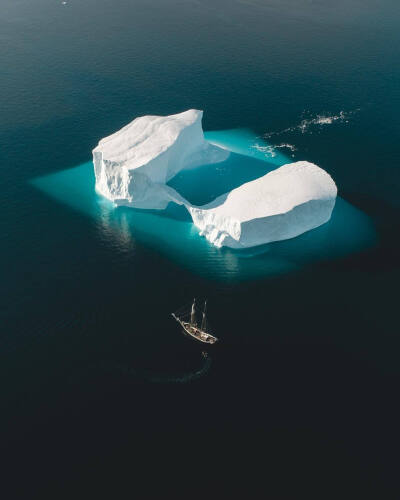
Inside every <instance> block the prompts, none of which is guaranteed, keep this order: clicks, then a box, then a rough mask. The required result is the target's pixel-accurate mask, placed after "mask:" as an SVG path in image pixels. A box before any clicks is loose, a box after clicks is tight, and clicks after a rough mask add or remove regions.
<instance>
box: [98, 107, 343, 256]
mask: <svg viewBox="0 0 400 500" xmlns="http://www.w3.org/2000/svg"><path fill="white" fill-rule="evenodd" d="M202 116H203V112H202V111H199V110H194V109H191V110H188V111H185V112H183V113H179V114H176V115H170V116H143V117H140V118H136V119H135V120H133V121H132V122H131V123H130V124H128V125H127V126H125V127H123V128H122V129H121V130H119V131H118V132H116V133H114V134H112V135H110V136H108V137H106V138H104V139H102V140H101V141H100V142H99V144H98V146H97V147H96V148H95V149H94V150H93V163H94V172H95V179H96V191H97V192H98V193H99V194H101V195H103V196H104V197H106V198H108V199H109V200H111V201H112V202H114V204H116V205H125V206H129V207H134V208H141V209H158V210H163V209H165V208H166V207H167V205H168V204H169V203H176V204H179V205H184V206H185V207H186V209H187V210H188V212H189V213H190V215H191V217H192V220H193V223H194V225H195V226H196V227H197V228H198V229H199V230H200V234H201V235H203V236H205V237H206V238H207V239H208V240H209V241H210V242H211V243H212V244H213V245H215V246H216V247H222V246H227V247H230V248H236V249H240V248H249V247H253V246H258V245H264V244H266V243H270V242H273V241H279V240H285V239H289V238H294V237H295V236H298V235H300V234H302V233H304V232H306V231H309V230H311V229H314V228H316V227H318V226H320V225H322V224H324V223H325V222H327V221H328V220H329V219H330V217H331V214H332V210H333V208H334V206H335V201H336V196H337V188H336V185H335V183H334V181H333V179H332V178H331V176H330V175H329V174H328V173H327V172H325V171H324V170H322V169H321V168H320V167H318V166H317V165H314V164H312V163H309V162H306V161H300V162H295V163H290V164H286V165H283V166H281V167H279V168H277V169H276V170H274V171H272V172H269V173H268V174H266V175H264V176H263V177H260V178H258V179H256V180H254V181H251V182H247V183H245V184H242V185H241V186H239V187H237V188H235V189H233V190H232V191H230V192H228V193H226V194H223V195H221V196H218V197H217V198H216V199H215V200H214V201H212V202H211V203H208V204H207V205H202V206H195V205H193V204H191V203H189V201H187V200H186V199H185V198H184V197H183V196H181V195H180V194H179V193H178V192H177V191H176V190H174V189H173V188H172V187H170V186H168V185H167V182H168V181H169V180H171V179H172V178H173V177H174V176H175V175H176V174H178V173H179V172H180V171H182V170H184V169H189V168H195V167H198V166H201V165H205V164H209V163H217V162H221V161H224V160H226V159H227V157H228V156H229V151H228V150H226V149H223V148H221V147H218V146H216V145H213V144H211V143H209V142H208V141H206V140H205V138H204V134H203V129H202V125H201V120H202Z"/></svg>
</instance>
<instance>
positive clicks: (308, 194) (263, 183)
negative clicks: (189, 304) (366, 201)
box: [189, 161, 337, 248]
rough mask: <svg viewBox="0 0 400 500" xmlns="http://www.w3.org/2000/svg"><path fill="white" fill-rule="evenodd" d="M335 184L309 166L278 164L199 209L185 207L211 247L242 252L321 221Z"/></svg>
mask: <svg viewBox="0 0 400 500" xmlns="http://www.w3.org/2000/svg"><path fill="white" fill-rule="evenodd" d="M336 195H337V188H336V184H335V183H334V181H333V180H332V178H331V176H330V175H329V174H328V173H327V172H325V170H322V168H319V167H318V166H317V165H314V164H313V163H309V162H306V161H299V162H295V163H289V164H287V165H283V166H282V167H280V168H277V169H276V170H273V171H272V172H269V173H268V174H266V175H264V176H263V177H260V178H259V179H256V180H254V181H251V182H247V183H245V184H242V185H241V186H240V187H238V188H236V189H233V190H232V191H230V192H229V193H227V194H223V195H221V196H219V197H218V198H216V199H215V200H214V201H212V202H211V203H208V204H207V205H204V206H202V207H190V208H189V212H190V214H191V216H192V219H193V222H194V224H195V226H197V227H198V228H199V229H200V234H202V235H204V236H205V237H206V238H207V239H208V240H209V241H210V242H211V243H213V244H214V245H215V246H217V247H221V246H228V247H230V248H248V247H253V246H258V245H264V244H266V243H271V242H273V241H280V240H286V239H289V238H294V237H295V236H298V235H300V234H302V233H305V232H306V231H309V230H311V229H314V228H316V227H318V226H321V225H322V224H324V223H325V222H327V221H328V220H329V219H330V217H331V214H332V210H333V208H334V206H335V201H336Z"/></svg>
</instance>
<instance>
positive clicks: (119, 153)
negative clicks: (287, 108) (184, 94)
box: [93, 109, 229, 210]
mask: <svg viewBox="0 0 400 500" xmlns="http://www.w3.org/2000/svg"><path fill="white" fill-rule="evenodd" d="M202 117H203V112H202V111H198V110H195V109H190V110H188V111H185V112H183V113H179V114H176V115H170V116H142V117H140V118H136V119H135V120H133V121H132V122H131V123H129V124H128V125H126V126H125V127H123V128H122V129H121V130H119V131H118V132H116V133H114V134H112V135H110V136H108V137H106V138H104V139H102V140H101V141H100V142H99V144H98V146H97V147H96V148H95V149H94V150H93V163H94V172H95V177H96V190H97V192H98V193H99V194H101V195H103V196H105V197H106V198H108V199H109V200H111V201H113V202H114V203H115V204H116V205H126V206H130V207H135V208H147V209H159V210H162V209H164V208H166V206H167V205H168V203H170V202H175V203H178V204H183V205H188V202H187V201H186V200H185V199H184V198H183V197H182V196H180V195H179V194H178V193H177V192H176V191H175V190H174V189H172V188H170V187H169V186H167V185H166V183H167V182H168V181H169V180H170V179H172V178H173V177H174V176H175V175H176V174H177V173H178V172H179V171H181V170H182V169H186V168H195V167H197V166H200V165H205V164H207V163H217V162H220V161H224V160H225V159H226V158H227V157H228V156H229V151H227V150H225V149H222V148H219V147H217V146H214V145H212V144H210V143H209V142H207V141H206V140H205V139H204V134H203V129H202V126H201V120H202Z"/></svg>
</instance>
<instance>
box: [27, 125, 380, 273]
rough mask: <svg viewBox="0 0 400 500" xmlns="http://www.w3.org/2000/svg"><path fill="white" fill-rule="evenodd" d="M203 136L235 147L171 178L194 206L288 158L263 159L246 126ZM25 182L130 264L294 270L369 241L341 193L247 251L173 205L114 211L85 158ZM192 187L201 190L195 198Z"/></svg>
mask: <svg viewBox="0 0 400 500" xmlns="http://www.w3.org/2000/svg"><path fill="white" fill-rule="evenodd" d="M205 137H206V139H207V140H208V141H210V142H213V143H214V144H219V145H221V146H222V147H224V148H227V149H229V150H230V151H234V153H231V154H230V155H229V157H228V159H227V160H226V161H224V162H223V163H221V164H210V165H208V166H206V167H202V168H199V169H193V170H184V171H182V172H181V173H180V174H178V175H177V176H175V177H174V178H173V179H172V180H171V182H170V184H172V186H173V187H177V189H178V190H179V192H181V193H182V194H183V196H184V197H185V198H188V199H189V200H191V201H194V202H195V203H197V204H204V203H208V202H210V201H211V200H213V199H215V198H216V197H218V196H219V195H221V194H223V193H224V192H226V191H231V190H232V189H235V188H236V187H238V186H240V185H242V184H243V183H245V182H249V181H251V180H254V179H257V178H259V177H262V176H263V175H265V174H266V173H267V172H269V171H271V170H273V169H276V167H277V166H280V165H283V164H285V163H287V162H288V161H290V160H289V158H287V157H286V156H284V155H283V154H281V153H280V154H279V157H274V158H273V159H272V160H271V161H270V159H269V158H266V157H265V155H264V154H262V153H260V152H259V151H257V150H255V149H254V148H253V147H252V145H253V144H254V143H255V142H259V137H258V136H257V135H256V134H254V133H252V132H251V131H250V130H246V129H231V130H219V131H213V132H205ZM210 178H211V179H212V182H210ZM228 181H229V182H228ZM31 184H32V186H33V187H35V188H36V189H39V190H40V191H41V192H42V193H44V194H45V195H46V196H48V197H50V198H51V199H53V200H55V201H57V202H58V203H61V204H62V205H64V206H65V207H66V208H68V209H73V210H75V211H77V212H79V213H80V214H82V215H84V216H86V217H90V218H91V219H93V220H94V222H95V226H94V227H96V230H97V231H98V233H99V238H100V241H101V242H102V244H105V245H107V246H108V245H109V246H110V248H111V249H112V252H113V253H114V252H117V253H118V259H121V260H124V259H129V262H130V264H132V265H134V264H135V262H136V260H135V255H136V253H137V252H140V251H142V250H141V249H143V250H145V249H146V248H153V249H155V250H156V251H157V252H158V253H160V254H162V255H164V256H165V257H167V258H168V259H169V260H170V261H171V262H174V263H175V264H176V265H177V266H179V267H180V268H181V267H184V268H186V269H188V270H189V271H191V272H193V273H195V274H198V275H200V276H202V277H204V278H206V279H212V280H222V281H224V282H226V281H238V280H239V281H242V280H252V279H262V278H265V277H268V276H274V275H277V274H281V273H290V272H294V271H296V270H300V269H302V268H303V267H304V266H307V265H308V264H315V263H316V262H319V261H326V260H332V259H338V258H341V257H344V256H346V255H349V254H352V253H357V252H360V251H362V250H363V249H365V248H368V247H370V246H371V245H373V244H374V243H375V241H376V232H375V229H374V225H373V223H372V221H371V219H370V218H369V217H368V216H367V215H366V214H365V213H363V212H362V211H360V210H359V209H357V208H355V207H354V206H352V205H351V204H350V203H348V202H346V201H345V200H343V199H342V198H340V197H337V200H336V204H335V210H334V211H333V212H332V217H331V219H330V221H329V222H328V223H327V224H323V225H322V226H320V227H319V228H316V229H314V230H313V231H308V232H306V233H304V234H302V235H300V236H298V237H297V238H292V239H289V240H285V241H279V242H275V243H271V244H268V245H264V246H260V247H256V248H249V249H247V250H241V251H236V250H234V249H230V248H228V247H225V248H224V249H223V251H221V250H219V249H217V248H216V247H215V246H214V245H210V244H209V243H208V242H207V241H206V239H205V238H202V237H200V236H199V233H198V231H197V230H196V228H195V227H194V225H193V223H192V220H191V218H190V216H189V214H188V212H187V211H186V210H185V209H183V208H182V207H179V206H177V205H173V204H171V205H170V207H171V208H177V209H178V210H180V211H181V212H180V213H178V214H177V215H178V216H180V215H184V216H185V217H184V219H182V217H179V218H176V217H175V218H174V217H171V216H169V215H170V214H168V211H169V209H170V207H168V208H167V210H158V211H152V210H135V209H132V208H125V207H120V208H119V209H118V210H115V206H114V204H113V203H112V202H110V201H109V200H107V199H106V198H104V197H103V196H100V195H99V194H97V193H96V191H95V189H94V187H95V176H94V172H93V163H92V161H88V162H86V163H84V164H82V165H78V166H75V167H72V168H69V169H65V170H61V171H58V172H54V173H52V174H49V175H44V176H41V177H37V178H35V179H32V180H31ZM194 185H196V189H194V187H193V186H194ZM197 186H199V189H197ZM199 191H201V194H202V196H200V197H199V198H196V197H195V196H197V195H198V192H199ZM71 221H75V218H72V219H71ZM139 262H141V260H140V259H139Z"/></svg>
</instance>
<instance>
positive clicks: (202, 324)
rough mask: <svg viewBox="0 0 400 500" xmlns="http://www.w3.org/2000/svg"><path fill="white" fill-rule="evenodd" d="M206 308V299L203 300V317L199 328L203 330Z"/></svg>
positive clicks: (204, 327) (204, 328)
mask: <svg viewBox="0 0 400 500" xmlns="http://www.w3.org/2000/svg"><path fill="white" fill-rule="evenodd" d="M206 309H207V300H205V301H204V309H203V319H202V320H201V329H202V330H203V332H204V331H205V330H206Z"/></svg>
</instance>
